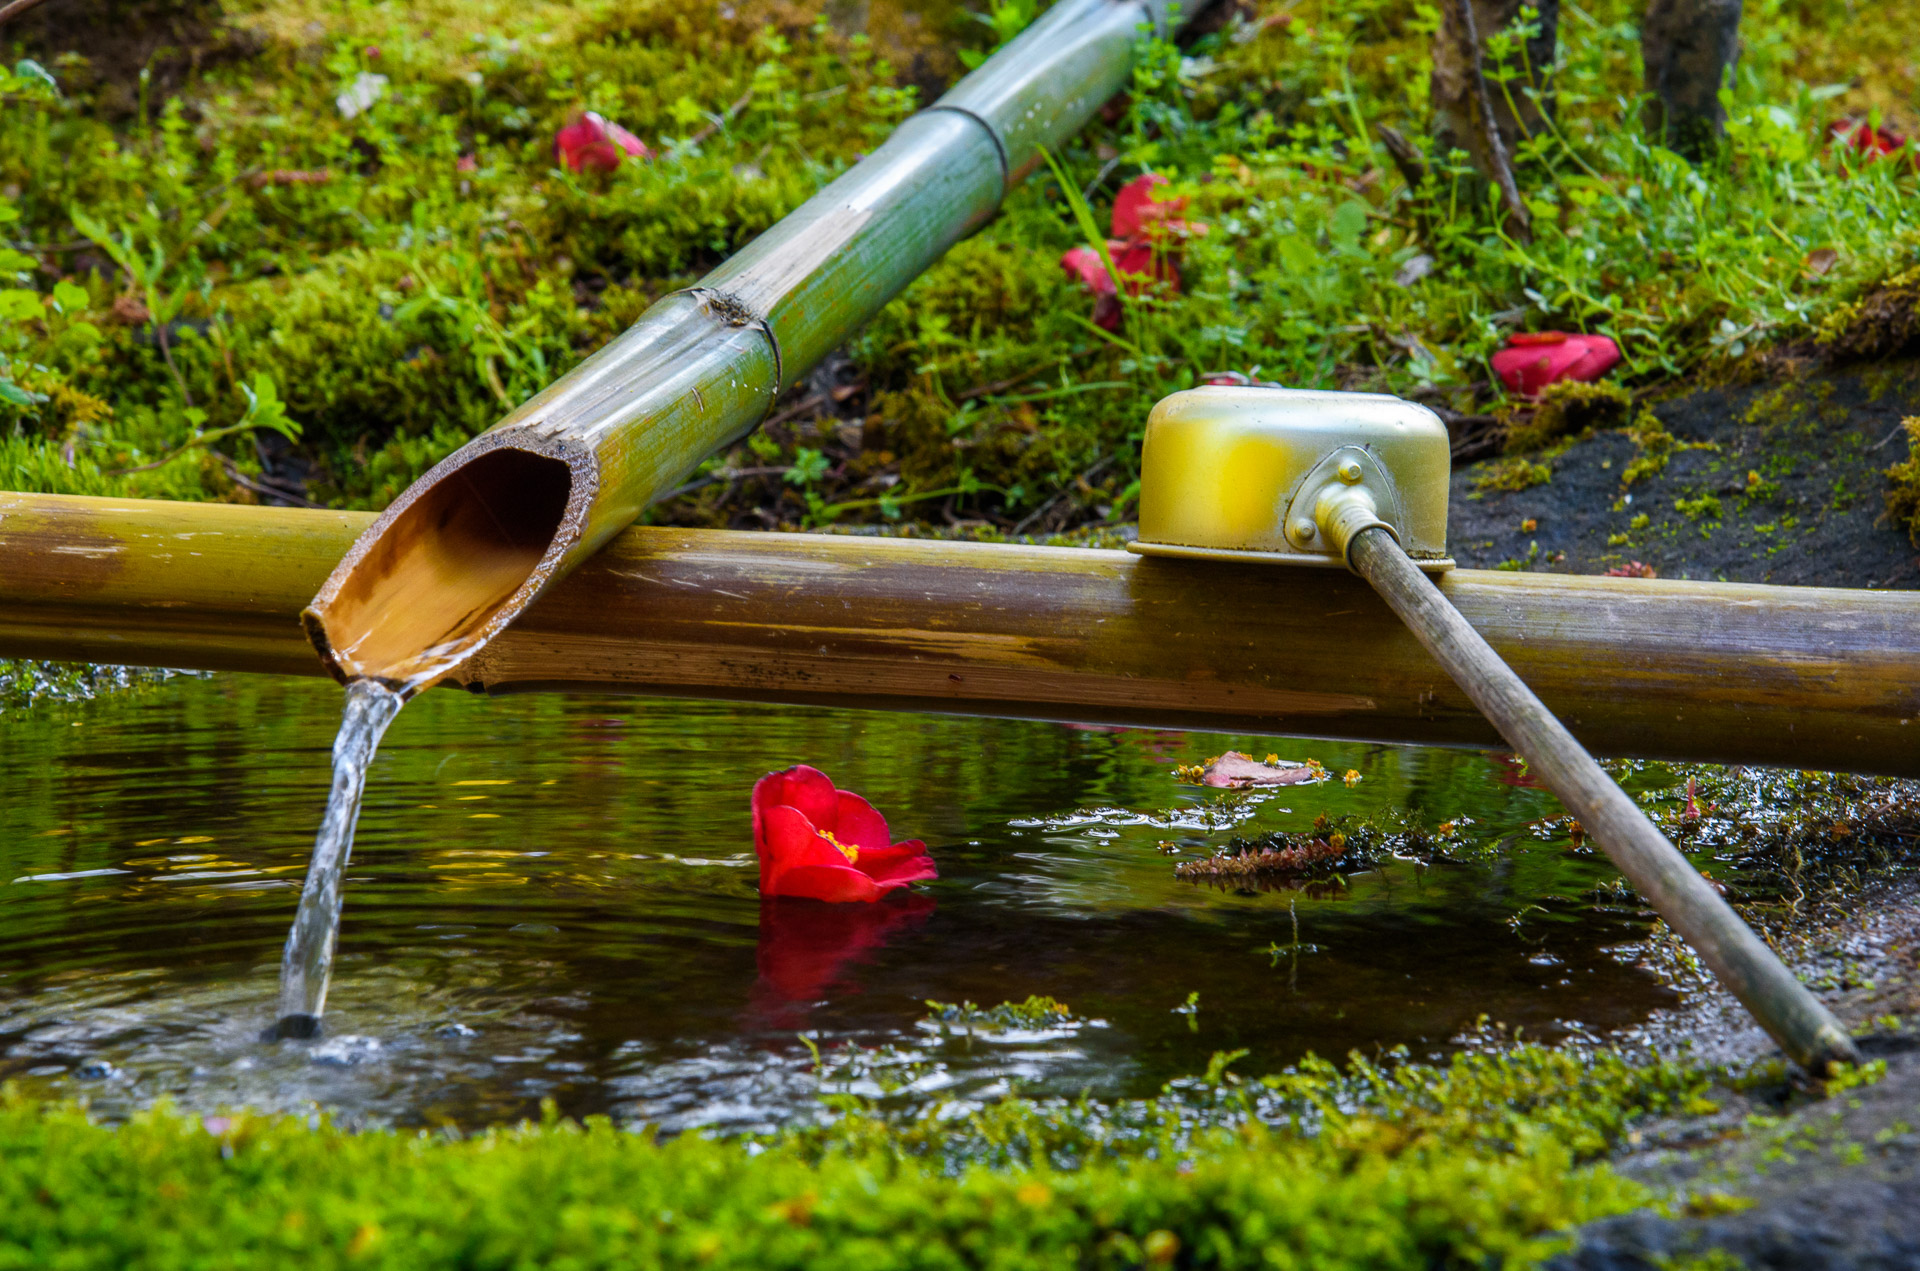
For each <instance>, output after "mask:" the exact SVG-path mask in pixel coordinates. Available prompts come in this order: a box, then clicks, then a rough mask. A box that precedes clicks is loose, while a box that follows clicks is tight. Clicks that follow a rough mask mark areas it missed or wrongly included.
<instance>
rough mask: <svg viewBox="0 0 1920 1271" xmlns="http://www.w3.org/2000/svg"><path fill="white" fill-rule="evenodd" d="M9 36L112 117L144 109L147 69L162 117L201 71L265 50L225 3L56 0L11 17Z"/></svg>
mask: <svg viewBox="0 0 1920 1271" xmlns="http://www.w3.org/2000/svg"><path fill="white" fill-rule="evenodd" d="M6 38H7V41H8V42H9V43H12V42H18V44H19V45H20V47H21V48H22V49H23V50H24V51H25V52H26V53H27V54H28V55H29V56H31V57H34V58H37V59H38V60H39V61H41V62H42V63H44V64H45V65H47V66H49V67H52V68H54V69H55V70H56V71H57V73H58V74H59V76H60V80H61V83H62V84H63V85H65V86H66V87H67V89H68V90H69V91H77V92H81V93H85V94H90V95H91V96H92V97H93V100H94V105H95V107H96V108H97V109H98V110H100V111H101V112H103V113H104V114H105V115H106V116H107V117H109V118H128V117H131V116H134V115H136V114H137V113H138V112H139V109H140V72H141V71H142V70H144V71H146V72H147V93H146V97H147V112H148V115H149V116H150V117H153V118H157V117H158V114H159V110H160V106H161V104H162V103H163V102H165V101H166V100H167V99H168V98H169V97H172V96H174V95H175V94H177V93H179V92H180V91H182V89H184V88H185V87H186V86H187V85H188V84H189V83H190V82H191V81H192V80H193V79H194V77H195V76H197V75H198V74H199V72H200V71H202V70H203V69H205V68H206V67H208V66H211V65H213V64H214V63H216V62H222V61H229V60H232V59H234V58H237V57H241V56H245V55H246V54H248V53H250V52H255V51H257V50H258V48H259V47H260V42H259V40H258V38H257V37H255V36H254V35H252V34H251V33H250V32H247V31H243V30H235V29H233V28H231V27H229V26H228V25H227V23H226V21H225V19H224V16H223V14H222V10H221V5H220V3H219V0H54V2H53V3H48V4H42V5H40V6H38V7H37V8H34V9H30V10H28V11H27V13H26V14H25V15H23V16H21V17H19V18H17V19H15V20H14V21H13V22H10V23H9V24H8V25H7V30H6Z"/></svg>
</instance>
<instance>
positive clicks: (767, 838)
mask: <svg viewBox="0 0 1920 1271" xmlns="http://www.w3.org/2000/svg"><path fill="white" fill-rule="evenodd" d="M753 850H754V852H755V854H756V855H758V856H759V858H760V892H761V894H762V895H764V896H804V897H808V898H810V899H813V900H825V901H833V902H840V901H872V900H878V899H879V898H880V897H881V896H883V895H885V894H886V893H887V892H890V891H894V890H896V889H898V888H901V887H905V886H907V885H908V884H909V883H915V882H920V881H922V880H923V879H929V878H937V877H939V871H938V870H936V869H935V868H934V864H933V860H932V858H931V857H929V856H928V855H927V849H926V845H925V844H924V843H922V842H920V841H919V840H917V839H916V840H912V841H909V842H905V843H894V844H889V843H888V842H887V821H886V818H885V817H883V816H881V815H880V813H879V812H878V811H876V810H875V809H874V807H873V805H872V804H870V803H868V802H867V801H866V800H865V799H863V798H861V797H860V796H859V795H857V794H854V793H853V792H852V791H850V790H836V789H835V788H834V785H833V782H832V781H831V780H829V779H828V777H827V775H826V774H825V773H823V772H821V771H819V770H818V769H816V768H809V767H807V766H805V765H804V764H802V765H798V766H795V767H792V768H788V769H786V770H785V771H784V772H770V773H768V774H767V775H766V776H764V777H762V778H760V780H759V781H757V782H755V783H754V787H753Z"/></svg>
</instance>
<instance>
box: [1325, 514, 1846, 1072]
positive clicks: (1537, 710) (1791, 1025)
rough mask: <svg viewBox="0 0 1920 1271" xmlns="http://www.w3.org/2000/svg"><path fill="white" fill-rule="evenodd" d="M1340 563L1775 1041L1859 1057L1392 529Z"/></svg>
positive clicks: (1800, 1050)
mask: <svg viewBox="0 0 1920 1271" xmlns="http://www.w3.org/2000/svg"><path fill="white" fill-rule="evenodd" d="M1347 563H1348V565H1350V566H1351V567H1352V568H1353V570H1354V572H1355V573H1357V574H1359V575H1360V576H1361V577H1362V578H1365V579H1366V580H1367V581H1368V582H1369V583H1371V584H1373V589H1374V590H1375V591H1377V592H1379V593H1380V597H1381V599H1383V600H1385V601H1386V602H1387V605H1388V606H1389V607H1390V608H1391V609H1392V610H1393V611H1394V613H1396V614H1398V615H1399V617H1400V620H1401V621H1402V622H1404V623H1406V625H1407V628H1408V630H1410V631H1412V632H1413V634H1414V635H1415V636H1416V637H1417V638H1418V639H1419V641H1420V643H1421V644H1423V645H1425V646H1426V649H1427V652H1429V653H1431V654H1432V655H1433V657H1434V660H1435V661H1437V662H1439V663H1440V665H1441V666H1442V667H1444V668H1446V672H1447V674H1448V675H1450V676H1452V677H1453V680H1454V683H1456V684H1458V685H1459V686H1460V688H1461V689H1462V690H1463V691H1464V692H1465V693H1466V695H1467V696H1468V697H1469V698H1471V699H1473V704H1474V705H1475V706H1478V707H1479V708H1480V711H1481V713H1482V714H1484V715H1485V716H1486V717H1487V719H1488V720H1489V721H1491V722H1492V724H1493V726H1494V727H1495V728H1497V729H1499V731H1500V735H1501V736H1502V737H1505V738H1506V739H1507V741H1508V742H1509V743H1510V744H1511V745H1512V746H1513V748H1514V750H1515V751H1517V752H1518V753H1519V754H1520V755H1521V756H1522V757H1523V758H1524V759H1525V760H1526V761H1527V766H1528V768H1529V769H1530V770H1531V771H1533V772H1535V773H1538V774H1539V776H1540V778H1541V780H1542V781H1544V782H1545V783H1546V786H1547V789H1549V790H1551V791H1553V793H1554V794H1555V795H1557V796H1558V797H1559V799H1560V802H1562V803H1563V804H1565V805H1566V807H1567V810H1568V811H1569V812H1571V813H1573V815H1574V816H1575V817H1576V818H1578V819H1579V821H1580V824H1581V825H1582V826H1584V827H1586V829H1587V832H1588V833H1590V834H1591V835H1592V836H1593V838H1594V840H1595V841H1596V842H1597V843H1599V844H1600V848H1601V850H1602V851H1604V852H1606V854H1607V857H1608V859H1610V860H1611V861H1612V862H1613V863H1614V865H1615V866H1616V867H1617V868H1618V869H1619V870H1620V872H1621V873H1622V874H1624V875H1626V877H1627V881H1628V882H1630V883H1632V884H1633V886H1634V887H1635V888H1636V889H1637V890H1638V891H1639V892H1640V894H1641V895H1642V896H1644V897H1645V898H1646V899H1647V902H1648V903H1649V904H1651V905H1652V906H1653V908H1654V910H1655V911H1656V912H1658V913H1659V915H1660V916H1661V917H1662V918H1664V919H1666V921H1667V925H1668V926H1670V927H1671V928H1673V930H1674V931H1675V932H1677V933H1679V935H1680V937H1681V938H1682V939H1684V940H1685V941H1686V942H1687V943H1688V944H1690V945H1692V946H1693V948H1694V949H1695V951H1696V952H1698V953H1699V955H1700V958H1701V961H1703V962H1705V963H1706V964H1707V966H1708V967H1709V968H1710V969H1711V970H1712V971H1713V973H1714V975H1716V976H1717V977H1719V980H1720V982H1721V983H1722V984H1724V985H1725V986H1726V987H1727V988H1728V989H1729V990H1731V991H1732V993H1733V995H1734V996H1735V997H1737V998H1739V999H1740V1001H1741V1003H1742V1004H1743V1005H1745V1006H1746V1008H1747V1010H1748V1011H1750V1012H1752V1014H1753V1017H1754V1018H1755V1019H1756V1020H1758V1021H1759V1022H1760V1025H1761V1027H1763V1028H1765V1029H1766V1030H1767V1032H1768V1033H1769V1034H1770V1035H1771V1036H1772V1037H1773V1039H1774V1041H1776V1042H1778V1043H1779V1044H1780V1047H1781V1049H1783V1050H1785V1051H1786V1052H1787V1054H1788V1055H1789V1056H1790V1057H1791V1058H1792V1059H1793V1060H1794V1061H1795V1062H1796V1063H1798V1064H1800V1065H1801V1066H1802V1067H1804V1068H1806V1069H1807V1070H1808V1071H1809V1072H1814V1073H1823V1072H1825V1071H1826V1070H1827V1069H1828V1067H1829V1066H1830V1065H1831V1064H1833V1063H1836V1062H1845V1063H1858V1062H1860V1052H1859V1051H1858V1050H1857V1049H1856V1048H1855V1047H1854V1044H1853V1039H1852V1038H1850V1037H1849V1036H1847V1033H1846V1030H1845V1029H1843V1028H1841V1027H1840V1024H1839V1021H1837V1020H1835V1019H1834V1017H1833V1015H1832V1014H1831V1013H1829V1012H1828V1010H1827V1008H1826V1007H1824V1006H1822V1005H1821V1004H1820V1001H1819V999H1818V998H1816V997H1814V995H1813V994H1812V993H1811V992H1809V991H1808V989H1807V987H1806V986H1805V985H1804V984H1802V983H1800V981H1799V980H1798V979H1796V978H1794V974H1793V972H1792V971H1790V970H1788V969H1787V966H1786V964H1785V963H1783V962H1782V961H1781V960H1780V959H1779V957H1778V956H1777V955H1776V954H1775V953H1774V952H1773V950H1772V949H1770V948H1768V947H1767V946H1766V945H1765V944H1764V943H1763V942H1762V941H1761V940H1760V938H1759V937H1758V936H1756V935H1755V934H1754V933H1753V929H1752V928H1750V927H1748V926H1747V924H1746V923H1745V922H1743V921H1741V919H1740V916H1739V915H1738V914H1736V913H1734V912H1733V909H1732V907H1731V906H1729V905H1728V904H1727V902H1726V901H1725V900H1723V899H1722V898H1721V897H1720V895H1719V893H1718V892H1716V891H1715V890H1714V889H1713V887H1712V885H1711V884H1709V883H1708V882H1707V880H1706V879H1704V878H1702V877H1701V876H1700V874H1699V871H1697V870H1695V869H1694V868H1693V866H1692V865H1691V864H1689V863H1688V861H1687V859H1686V857H1684V856H1682V855H1681V854H1680V852H1679V849H1677V848H1675V847H1674V845H1673V844H1672V843H1670V842H1668V841H1667V837H1666V835H1664V834H1662V833H1661V832H1660V831H1659V829H1658V828H1657V827H1655V825H1654V824H1653V822H1652V821H1650V820H1648V819H1647V814H1646V813H1645V812H1643V811H1641V809H1640V807H1639V805H1638V804H1636V803H1634V801H1633V800H1632V799H1630V798H1628V797H1627V794H1626V792H1625V791H1623V790H1621V789H1620V787H1619V786H1617V785H1615V784H1614V782H1613V780H1612V778H1610V777H1608V776H1607V774H1606V773H1605V772H1603V771H1602V770H1601V768H1600V765H1599V764H1597V763H1595V762H1594V760H1593V756H1591V755H1589V754H1588V753H1587V751H1586V748H1585V747H1583V746H1582V745H1581V744H1580V743H1579V742H1578V741H1576V740H1575V739H1574V736H1573V734H1572V733H1570V732H1568V731H1567V729H1566V726H1565V725H1564V724H1562V723H1561V722H1560V721H1559V720H1558V719H1557V718H1555V717H1554V714H1553V712H1551V711H1549V710H1548V709H1547V708H1546V706H1545V704H1543V703H1542V702H1541V701H1540V699H1539V698H1538V697H1536V696H1534V693H1533V690H1532V689H1530V688H1528V687H1527V686H1526V684H1525V683H1523V682H1522V681H1521V679H1520V677H1519V676H1518V675H1515V674H1514V672H1513V670H1512V668H1510V667H1509V666H1508V665H1507V664H1506V663H1505V662H1504V661H1502V660H1501V658H1500V655H1499V654H1497V653H1495V652H1494V651H1493V649H1492V647H1491V646H1490V645H1488V644H1487V642H1486V641H1485V640H1484V639H1482V638H1481V636H1480V633H1479V632H1478V631H1475V630H1474V629H1473V627H1472V626H1471V625H1470V624H1469V623H1468V622H1467V620H1466V619H1465V618H1463V617H1461V615H1460V611H1459V610H1457V609H1455V608H1454V607H1453V605H1452V604H1451V603H1449V602H1448V600H1447V598H1446V597H1445V596H1444V595H1442V594H1441V592H1440V589H1439V588H1438V587H1436V586H1434V585H1433V583H1432V582H1431V581H1430V580H1429V579H1428V578H1427V576H1426V575H1425V574H1423V573H1421V572H1420V570H1419V569H1418V568H1417V567H1416V566H1415V565H1414V563H1413V562H1412V561H1411V560H1409V559H1408V557H1407V554H1406V552H1405V551H1403V550H1402V549H1401V547H1400V544H1399V542H1398V541H1397V540H1396V539H1395V538H1394V536H1393V534H1392V532H1391V531H1389V530H1387V529H1385V528H1384V527H1381V526H1379V525H1374V526H1371V527H1368V528H1365V529H1362V530H1360V531H1359V532H1358V533H1356V534H1354V536H1353V537H1352V539H1351V540H1350V541H1349V542H1348V544H1347Z"/></svg>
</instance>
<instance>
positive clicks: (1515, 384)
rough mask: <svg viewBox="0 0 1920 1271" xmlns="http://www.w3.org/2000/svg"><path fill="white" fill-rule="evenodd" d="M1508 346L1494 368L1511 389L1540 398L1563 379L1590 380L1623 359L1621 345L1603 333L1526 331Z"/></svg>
mask: <svg viewBox="0 0 1920 1271" xmlns="http://www.w3.org/2000/svg"><path fill="white" fill-rule="evenodd" d="M1543 337H1556V338H1553V339H1551V340H1549V339H1546V338H1543ZM1507 345H1508V347H1506V348H1504V349H1501V350H1500V351H1499V352H1498V353H1495V354H1494V355H1493V358H1492V362H1493V370H1494V373H1495V374H1496V375H1498V376H1499V377H1500V381H1501V383H1503V384H1505V385H1506V386H1507V389H1508V391H1509V392H1513V393H1518V394H1520V395H1521V396H1522V397H1538V396H1539V395H1540V394H1541V392H1543V391H1544V390H1545V389H1546V387H1547V385H1549V384H1555V383H1558V382H1559V381H1561V380H1575V381H1578V382H1580V383H1590V382H1592V381H1593V380H1597V379H1599V378H1600V377H1601V376H1602V375H1605V374H1606V373H1607V372H1608V371H1610V370H1612V369H1613V368H1614V367H1615V366H1617V365H1619V362H1620V346H1619V345H1617V344H1615V343H1614V342H1613V341H1612V340H1610V339H1608V338H1607V337H1606V336H1604V335H1569V334H1567V333H1566V332H1563V331H1537V332H1523V333H1522V334H1520V335H1515V336H1512V337H1510V338H1509V339H1508V341H1507Z"/></svg>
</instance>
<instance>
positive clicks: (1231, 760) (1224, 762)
mask: <svg viewBox="0 0 1920 1271" xmlns="http://www.w3.org/2000/svg"><path fill="white" fill-rule="evenodd" d="M1202 780H1203V782H1204V784H1206V785H1210V786H1213V787H1215V788H1217V789H1222V790H1243V789H1246V788H1247V787H1249V786H1297V785H1299V784H1301V783H1302V782H1306V781H1312V780H1313V769H1312V768H1308V767H1303V766H1300V765H1295V764H1282V765H1272V764H1264V763H1261V762H1260V761H1259V760H1257V759H1254V758H1252V757H1251V756H1249V755H1243V754H1241V753H1240V752H1239V751H1237V750H1229V751H1228V752H1227V753H1226V754H1224V755H1221V756H1220V757H1219V758H1218V759H1215V760H1214V761H1213V762H1212V763H1209V764H1208V765H1207V770H1206V775H1205V776H1204V777H1203V778H1202Z"/></svg>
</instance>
